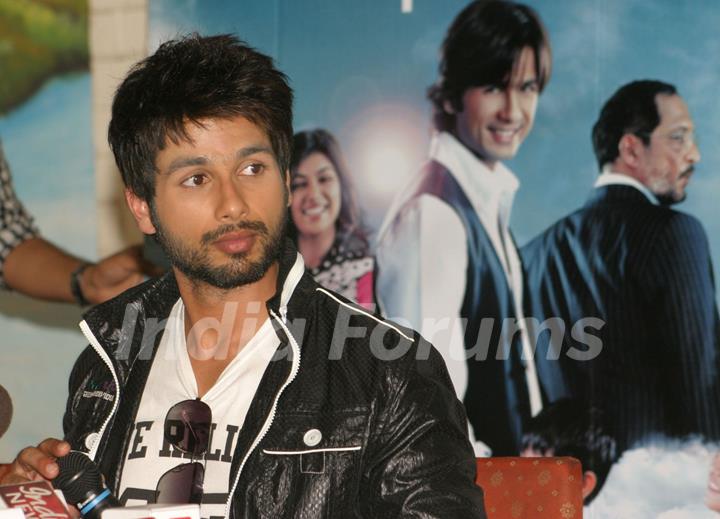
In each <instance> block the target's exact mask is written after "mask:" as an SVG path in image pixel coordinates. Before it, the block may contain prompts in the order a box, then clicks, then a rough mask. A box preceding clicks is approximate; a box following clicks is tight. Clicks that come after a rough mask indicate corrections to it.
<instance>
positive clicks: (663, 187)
mask: <svg viewBox="0 0 720 519" xmlns="http://www.w3.org/2000/svg"><path fill="white" fill-rule="evenodd" d="M592 140H593V147H594V149H595V155H596V157H597V163H598V166H599V167H600V170H601V174H600V176H599V177H598V179H597V182H596V183H595V189H594V190H593V193H592V194H591V195H590V198H589V200H588V201H587V202H586V203H585V205H584V206H583V207H582V208H580V209H578V210H577V211H575V212H573V213H572V214H570V215H569V216H566V217H565V218H563V219H561V220H560V221H558V222H557V223H555V224H554V225H552V226H551V227H550V228H549V229H548V230H546V231H545V232H544V233H543V234H541V235H540V236H539V237H537V238H535V239H534V240H533V241H532V242H530V243H529V244H528V245H527V246H526V247H525V248H523V260H524V262H525V265H526V269H527V287H528V292H529V294H530V302H531V308H532V309H531V311H530V313H531V314H532V315H533V316H535V317H538V318H539V319H540V320H544V319H548V318H558V317H559V318H561V319H562V320H563V321H564V322H565V323H576V322H578V320H580V319H583V318H586V317H593V318H596V319H599V320H600V321H601V322H602V325H601V326H599V327H598V328H597V330H593V331H592V332H589V333H591V334H592V335H594V336H595V339H596V342H597V343H598V344H599V345H600V347H599V348H595V349H594V350H595V351H590V350H588V349H587V348H586V347H585V346H584V345H582V344H579V343H578V339H579V338H580V336H581V335H585V332H583V333H581V334H576V333H575V332H573V333H572V336H570V334H566V335H565V337H564V341H563V343H562V349H561V350H560V351H558V355H559V358H560V363H561V366H562V368H563V375H564V376H565V377H566V378H567V381H568V383H569V385H570V387H571V390H572V392H573V394H574V395H575V396H576V397H577V398H580V399H581V400H582V401H583V402H586V403H587V404H588V405H593V406H595V407H598V408H599V409H600V410H601V411H602V412H603V413H604V415H605V417H606V419H607V420H608V424H609V425H613V426H614V430H613V431H612V432H613V436H614V437H615V438H616V439H617V441H618V448H619V450H620V452H622V451H623V450H625V449H627V448H629V447H632V446H633V445H635V444H638V443H639V444H642V443H644V442H647V441H648V440H650V439H653V437H654V436H656V435H668V436H680V437H682V436H685V435H689V434H693V435H700V436H703V437H705V439H708V440H717V439H718V438H719V437H720V406H718V402H720V389H719V388H720V386H719V385H718V371H719V369H720V351H719V348H720V321H719V320H718V311H717V304H716V299H715V283H714V280H713V272H712V264H711V261H710V251H709V247H708V240H707V236H706V235H705V231H704V230H703V227H702V224H701V223H700V222H699V221H698V220H696V219H695V218H693V217H692V216H690V215H688V214H685V213H681V212H679V211H676V210H674V209H672V208H671V207H670V206H671V205H672V204H675V203H678V202H681V201H682V200H684V199H685V196H686V193H685V190H686V188H687V185H688V182H689V180H690V177H691V175H692V173H693V171H694V167H695V164H696V163H697V162H698V161H699V160H700V152H699V151H698V147H697V145H696V143H695V129H694V125H693V120H692V118H691V117H690V113H689V111H688V107H687V105H686V104H685V102H684V101H683V99H682V98H681V97H680V96H679V95H678V93H677V90H676V89H675V87H674V86H673V85H669V84H667V83H663V82H661V81H650V80H645V81H634V82H632V83H629V84H627V85H624V86H623V87H621V88H620V89H619V90H618V91H617V92H615V94H613V96H612V97H611V98H610V99H609V100H608V101H607V102H606V103H605V105H604V106H603V108H602V110H601V112H600V116H599V118H598V120H597V122H596V123H595V126H594V127H593V131H592ZM544 338H545V339H547V338H548V336H547V335H545V336H544ZM541 340H542V339H541ZM539 346H541V345H539ZM558 348H559V345H558Z"/></svg>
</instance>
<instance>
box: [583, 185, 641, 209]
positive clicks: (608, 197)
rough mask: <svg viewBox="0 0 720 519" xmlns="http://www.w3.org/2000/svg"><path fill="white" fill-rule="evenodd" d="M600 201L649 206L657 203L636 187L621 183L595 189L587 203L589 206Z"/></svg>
mask: <svg viewBox="0 0 720 519" xmlns="http://www.w3.org/2000/svg"><path fill="white" fill-rule="evenodd" d="M599 203H606V204H607V203H613V204H626V205H635V206H649V207H652V206H654V205H655V204H653V203H652V202H651V201H650V200H648V198H647V197H646V196H645V195H644V194H643V193H642V192H641V191H639V190H638V189H636V188H635V187H633V186H629V185H621V184H609V185H605V186H601V187H596V188H595V189H593V191H592V193H591V194H590V197H589V198H588V201H587V203H586V204H585V205H586V206H589V205H596V204H599Z"/></svg>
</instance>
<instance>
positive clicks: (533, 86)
mask: <svg viewBox="0 0 720 519" xmlns="http://www.w3.org/2000/svg"><path fill="white" fill-rule="evenodd" d="M539 90H540V87H539V86H538V84H537V82H536V81H532V82H529V83H525V84H524V85H523V86H522V91H523V92H537V91H539Z"/></svg>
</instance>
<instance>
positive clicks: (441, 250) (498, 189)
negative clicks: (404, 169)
mask: <svg viewBox="0 0 720 519" xmlns="http://www.w3.org/2000/svg"><path fill="white" fill-rule="evenodd" d="M429 160H433V161H436V162H438V163H440V164H442V165H443V166H444V167H445V168H446V169H447V170H448V171H449V172H450V174H451V175H452V176H453V177H454V178H455V180H456V181H457V182H458V184H459V185H460V187H461V188H462V190H463V192H464V193H465V194H466V196H467V197H468V199H469V200H470V202H471V203H472V206H473V209H474V210H475V212H476V213H477V215H478V217H479V219H480V221H481V223H482V225H483V227H484V228H485V231H486V232H487V234H488V237H489V238H490V241H491V242H492V244H493V248H494V250H495V253H496V254H497V257H498V258H499V260H500V263H501V264H502V266H503V268H504V270H505V275H506V276H507V280H508V285H509V286H510V289H511V291H512V293H513V295H514V303H515V315H516V316H517V318H518V321H519V322H520V323H523V311H522V309H523V306H522V304H523V303H522V297H523V274H522V266H521V262H520V258H519V256H518V252H517V250H516V248H515V246H514V244H513V241H512V237H511V235H510V230H509V222H510V213H511V210H512V203H513V200H514V197H515V192H516V191H517V189H518V187H519V182H518V180H517V178H516V177H515V175H513V173H512V172H511V171H510V170H509V169H508V168H507V167H505V166H504V165H503V164H501V163H497V164H496V166H495V168H494V169H493V170H490V168H488V166H487V165H486V164H485V163H483V162H482V161H480V160H479V159H478V158H477V157H476V156H475V155H473V154H472V153H471V152H470V151H469V150H468V149H467V148H466V147H465V146H463V145H462V144H461V143H460V142H458V141H457V139H455V137H453V136H452V135H450V134H449V133H446V132H441V133H437V134H435V135H434V136H433V139H432V142H431V145H430V153H429ZM420 180H421V179H420V178H418V179H415V180H414V181H413V183H412V184H411V185H410V186H409V187H408V188H407V189H405V190H404V191H403V194H402V195H401V196H399V197H397V198H396V199H395V201H394V202H393V204H392V206H391V208H390V210H389V211H388V215H387V217H386V218H385V222H384V223H383V225H382V227H381V230H380V233H379V240H378V247H377V252H376V255H377V262H378V265H379V274H378V279H377V280H376V286H377V297H378V301H379V303H380V307H381V310H382V312H383V314H384V315H386V316H387V317H389V318H390V319H394V320H397V321H398V322H403V321H404V322H406V323H408V324H409V325H410V326H412V327H413V328H416V329H417V330H419V331H420V333H422V334H423V336H424V337H425V338H426V339H428V340H429V341H430V342H432V343H433V345H434V346H435V347H436V348H437V349H438V351H440V353H441V354H442V356H443V358H444V360H445V363H446V364H447V367H448V371H449V373H450V378H451V379H452V382H453V385H454V386H455V390H456V393H457V395H458V398H459V399H460V400H463V398H464V396H465V391H466V389H467V377H468V369H467V363H466V360H465V355H464V348H465V347H464V339H463V328H462V326H461V322H460V310H461V308H462V304H463V299H464V295H465V284H466V275H465V272H466V269H467V261H468V251H467V235H466V232H465V228H464V226H463V224H462V221H461V220H460V217H459V216H458V215H457V213H456V212H455V210H454V209H453V208H452V207H451V206H449V205H448V204H446V203H445V202H443V201H442V200H440V199H438V198H437V197H435V196H432V195H421V196H419V197H416V198H415V199H414V200H412V201H411V202H410V203H409V204H407V202H408V199H409V197H411V196H413V193H414V192H415V189H416V186H417V182H419V181H420ZM406 204H407V205H406ZM403 206H405V208H404V209H403ZM401 210H402V211H403V212H402V214H400V215H399V216H398V212H399V211H401ZM396 217H397V219H396ZM521 335H522V343H523V358H524V359H532V358H533V352H532V348H531V345H530V341H529V339H528V336H527V333H526V330H525V328H524V326H522V328H521ZM526 377H527V382H528V387H529V391H530V403H531V410H532V413H533V415H534V414H536V413H537V412H539V410H540V409H541V408H542V399H541V396H540V386H539V383H538V379H537V373H536V370H535V365H534V363H533V362H527V369H526ZM486 449H487V448H486V447H485V446H482V445H480V446H476V453H477V454H485V455H486V454H487V450H486Z"/></svg>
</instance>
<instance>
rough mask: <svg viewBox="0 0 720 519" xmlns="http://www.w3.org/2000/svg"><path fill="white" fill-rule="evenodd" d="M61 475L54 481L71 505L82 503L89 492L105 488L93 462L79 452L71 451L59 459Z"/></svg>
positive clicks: (54, 484)
mask: <svg viewBox="0 0 720 519" xmlns="http://www.w3.org/2000/svg"><path fill="white" fill-rule="evenodd" d="M57 464H58V467H60V473H59V474H58V476H57V477H56V478H55V479H53V480H52V484H53V486H54V487H55V488H57V489H58V490H62V493H63V494H64V495H65V499H66V500H67V501H68V502H71V503H81V502H83V501H84V500H85V499H86V498H87V495H88V492H99V491H101V490H102V488H103V480H102V475H101V474H100V470H99V469H98V467H97V465H96V464H95V462H93V460H91V459H90V458H88V457H87V456H86V455H85V454H83V453H82V452H78V451H70V452H69V453H68V454H67V455H66V456H63V457H62V458H58V459H57Z"/></svg>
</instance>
